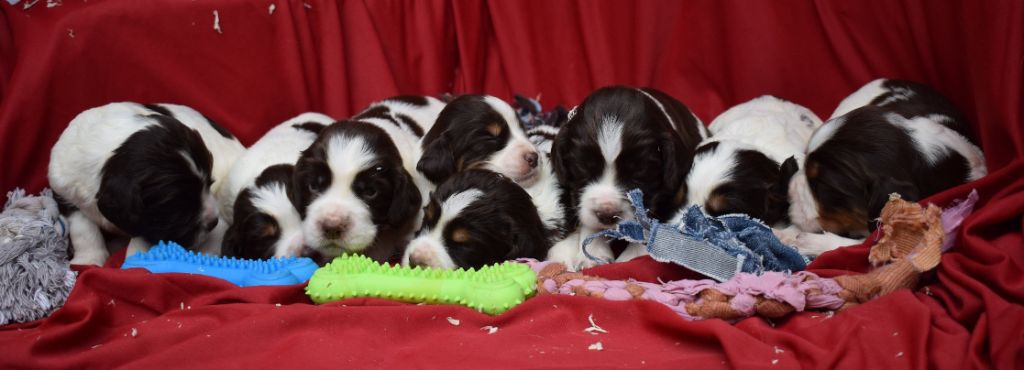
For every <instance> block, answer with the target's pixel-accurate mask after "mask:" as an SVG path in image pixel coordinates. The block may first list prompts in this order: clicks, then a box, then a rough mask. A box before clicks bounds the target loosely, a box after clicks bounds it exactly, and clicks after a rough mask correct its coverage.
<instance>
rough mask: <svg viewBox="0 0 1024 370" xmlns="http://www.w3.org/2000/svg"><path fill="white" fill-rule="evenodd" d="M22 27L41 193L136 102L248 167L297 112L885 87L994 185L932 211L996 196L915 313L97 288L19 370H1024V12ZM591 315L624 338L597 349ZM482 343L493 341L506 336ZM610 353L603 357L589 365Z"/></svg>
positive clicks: (325, 16) (826, 110)
mask: <svg viewBox="0 0 1024 370" xmlns="http://www.w3.org/2000/svg"><path fill="white" fill-rule="evenodd" d="M271 4H273V5H274V9H273V11H272V12H271V10H270V8H269V7H270V6H271ZM22 5H23V4H18V5H17V6H13V7H12V6H8V5H7V4H6V3H5V4H3V5H2V6H0V11H2V18H0V19H2V20H3V22H2V23H0V99H2V103H0V189H10V188H13V187H15V186H22V187H27V188H28V189H29V190H31V191H37V190H39V189H41V188H42V187H43V186H45V184H46V176H45V174H46V164H47V158H48V155H49V148H50V146H51V145H52V144H53V142H54V141H55V140H56V139H57V137H58V135H59V134H60V132H61V130H62V129H63V127H64V126H65V125H66V124H67V122H68V121H69V120H70V119H71V118H72V117H74V115H75V114H77V113H78V112H80V111H82V110H84V109H86V108H89V107H92V106H96V105H101V104H105V103H107V102H111V101H118V100H134V101H142V102H176V103H183V104H188V105H191V106H193V107H195V108H197V109H199V110H201V111H203V112H205V113H206V114H207V115H208V116H210V117H212V118H214V119H216V120H218V121H220V122H221V123H223V124H225V126H227V127H229V128H230V129H231V130H233V131H234V132H235V133H236V134H237V135H238V136H239V137H240V138H241V139H242V141H243V142H244V143H246V144H248V143H251V142H252V141H254V140H255V139H256V138H258V137H259V136H260V135H261V134H262V133H263V132H264V131H265V130H266V129H267V128H269V127H271V126H272V125H274V124H276V123H277V122H279V121H281V120H283V119H285V118H287V117H289V116H292V115H295V114H297V113H300V112H303V111H307V110H317V111H323V112H325V113H328V114H330V115H334V116H336V117H344V116H346V115H349V114H351V113H353V112H354V111H356V110H357V109H359V108H360V107H362V106H364V105H365V104H367V103H369V102H370V101H372V100H375V99H379V98H382V97H385V96H388V95H393V94H398V93H423V94H440V93H443V92H449V91H451V92H456V93H458V92H485V93H490V94H494V95H498V96H500V97H504V98H508V97H510V96H511V94H512V93H513V92H519V93H524V94H528V95H541V102H542V103H543V104H545V105H546V106H552V105H554V104H565V105H572V104H574V103H576V102H578V101H579V100H581V99H582V98H583V97H584V96H585V95H586V94H587V93H588V92H589V91H590V90H592V89H594V88H596V87H599V86H602V85H606V84H612V83H624V84H633V85H649V86H654V87H657V88H660V89H663V90H665V91H667V92H669V93H670V94H672V95H674V96H675V97H677V98H680V99H681V100H683V101H684V102H686V103H687V104H688V105H689V106H690V107H691V108H693V109H694V110H695V112H696V113H697V115H698V116H699V117H701V118H702V119H703V120H705V121H710V120H711V119H712V118H713V117H714V116H715V115H716V114H718V113H720V112H721V111H723V110H724V109H726V108H727V107H729V106H730V105H733V104H736V103H739V102H742V101H745V100H747V99H750V98H752V97H755V96H758V95H761V94H773V95H777V96H780V97H783V98H786V99H790V100H793V101H795V102H798V103H800V104H803V105H806V106H808V107H810V108H811V109H812V110H814V111H815V112H817V113H818V114H819V115H822V116H827V115H828V114H830V113H831V111H832V109H833V108H834V107H835V105H836V104H837V103H838V102H839V100H841V99H842V98H843V97H844V96H845V95H846V94H848V93H850V92H851V91H853V90H854V89H855V88H857V87H858V86H860V85H861V84H863V83H865V82H867V81H869V80H871V79H874V78H876V77H882V76H885V77H898V78H908V79H914V80H918V81H922V82H925V83H928V84H930V85H932V86H935V87H936V88H938V89H939V90H941V91H942V92H943V93H945V94H946V95H947V96H949V97H950V98H951V99H952V100H953V101H954V102H955V103H957V104H958V105H959V106H960V107H961V108H962V109H963V110H964V111H965V112H966V113H967V115H968V117H970V119H971V120H972V122H974V124H975V128H976V131H977V133H978V135H979V137H980V139H981V142H982V145H983V149H984V150H985V153H986V157H987V159H988V164H989V170H990V172H991V173H992V174H991V175H990V176H988V177H986V178H984V179H981V180H979V181H977V182H975V183H973V184H969V185H967V186H963V187H960V188H957V189H952V190H950V191H948V192H945V193H943V194H940V195H938V196H936V197H933V198H932V200H933V201H935V202H937V203H939V204H946V203H947V202H948V201H950V200H952V199H955V198H958V197H963V196H965V195H966V193H967V192H968V191H969V189H970V188H972V187H973V188H978V189H979V191H980V192H981V195H982V201H981V204H980V208H979V210H978V211H977V213H976V214H974V215H973V216H972V217H971V218H969V219H968V220H967V222H966V224H965V227H964V228H963V230H962V231H961V232H960V242H959V243H958V245H957V246H956V247H955V248H954V249H953V251H952V252H951V253H949V254H947V255H946V256H945V257H944V258H943V260H942V264H941V265H940V267H939V269H938V271H937V272H936V273H934V274H931V275H930V276H928V277H927V278H926V279H925V281H924V284H925V285H926V286H927V287H928V289H927V290H923V289H922V290H916V291H909V290H904V291H899V292H897V293H894V294H891V295H889V296H886V297H883V298H881V299H878V300H876V301H873V302H870V303H868V304H865V305H862V306H859V307H856V308H854V309H851V310H848V311H845V312H842V313H840V314H837V315H835V316H834V317H831V318H829V317H827V316H825V315H824V314H822V313H815V312H808V313H801V314H797V315H793V316H792V317H790V318H788V319H786V320H781V321H778V322H774V323H771V322H768V321H765V320H762V319H758V318H754V319H748V320H744V321H742V322H740V323H738V324H736V325H730V324H727V323H725V322H722V321H719V320H709V321H702V322H686V321H683V320H681V319H679V318H678V317H677V316H675V315H674V314H673V313H672V312H671V311H669V310H668V309H666V308H664V307H661V306H659V305H657V304H654V303H650V302H607V301H601V300H596V299H589V298H579V297H550V296H549V297H540V298H535V299H532V300H530V301H528V302H526V303H525V304H523V305H521V306H520V307H517V308H515V309H514V310H512V311H510V312H508V313H507V314H504V315H501V316H496V317H488V316H485V315H482V314H478V313H475V312H473V311H470V310H467V309H463V308H459V307H452V306H414V305H403V304H397V303H391V302H387V301H380V300H350V301H346V302H341V303H336V304H330V305H326V306H314V305H311V304H310V303H309V300H308V299H307V298H306V297H305V296H304V295H303V294H302V287H301V286H289V287H256V288H245V289H242V288H235V287H232V286H230V285H229V284H227V283H224V282H220V281H217V280H214V279H209V278H203V277H195V276H183V275H174V274H171V275H152V274H149V273H146V272H143V271H137V270H135V271H121V270H117V269H112V268H102V269H101V268H89V269H86V270H84V271H83V272H82V274H81V275H80V278H79V281H78V285H77V286H76V287H75V290H74V291H73V293H72V296H71V298H70V299H69V302H68V304H67V305H66V306H65V307H64V308H62V309H60V310H59V311H57V312H56V313H55V314H54V315H53V316H51V317H50V318H49V319H46V320H41V321H36V322H33V323H28V324H21V325H9V326H5V327H2V328H0V348H4V351H3V354H0V367H4V368H7V367H34V368H39V367H57V368H67V367H83V366H88V367H112V366H115V365H129V366H133V367H146V368H161V367H168V368H179V367H199V366H211V367H212V366H224V367H232V368H251V367H282V366H284V367H298V366H302V365H314V366H317V367H358V368H365V367H399V366H401V367H457V368H465V367H489V368H490V367H497V368H523V367H586V368H600V367H608V368H616V367H618V368H634V367H643V366H647V367H654V368H667V367H673V368H678V367H680V366H695V367H696V368H726V367H742V368H797V367H801V368H854V369H865V368H871V369H882V368H915V369H925V368H929V369H931V368H943V369H962V368H1004V369H1011V368H1020V367H1022V366H1024V350H1022V346H1024V344H1022V343H1024V308H1022V306H1021V302H1022V300H1024V271H1022V270H1024V269H1022V266H1024V247H1022V244H1024V241H1022V232H1021V230H1022V220H1021V215H1022V209H1024V178H1022V176H1021V175H1022V174H1024V132H1022V131H1024V123H1022V117H1024V112H1022V108H1021V101H1022V97H1024V91H1022V90H1024V62H1022V61H1024V3H1022V2H1019V1H985V2H975V1H923V0H905V1H858V2H849V1H774V2H751V1H686V2H668V1H665V2H661V1H657V2H655V1H645V2H606V1H580V2H570V1H558V2H555V1H545V0H532V1H520V2H507V1H469V0H465V1H463V0H449V1H444V0H434V1H371V2H364V1H339V2H331V1H318V0H305V1H304V2H303V1H293V2H285V1H280V0H275V1H270V0H268V1H265V2H253V1H251V0H216V1H202V2H195V1H193V2H183V1H172V0H161V1H146V2H138V1H127V0H125V1H113V0H108V1H102V0H89V1H83V0H64V2H63V4H62V5H59V6H56V7H53V8H48V7H47V6H46V2H45V1H40V2H38V3H36V4H35V5H34V6H32V7H31V8H29V9H27V10H25V9H23V6H22ZM214 11H217V13H218V15H219V18H220V28H221V31H222V32H221V33H218V32H215V31H214V29H213V24H214V15H213V12H214ZM866 253H867V247H865V246H860V247H852V248H846V249H843V250H840V251H836V252H833V253H829V254H826V255H824V256H823V257H822V258H820V259H819V260H818V261H816V262H815V263H814V264H813V265H812V266H811V267H812V270H814V271H816V272H819V273H822V274H825V275H834V274H840V273H846V272H848V271H866V270H867V269H868V266H867V264H866V258H865V257H866ZM116 264H117V263H116V261H112V265H116ZM590 273H593V274H598V275H603V276H607V277H613V278H625V277H636V278H639V279H643V280H648V281H655V280H656V279H657V278H661V279H666V280H667V279H673V278H679V277H681V276H684V275H685V273H684V272H683V271H680V270H679V269H676V268H673V267H671V266H665V265H659V264H657V263H655V262H653V261H651V260H649V259H644V260H639V261H634V262H630V263H626V264H617V265H611V266H605V267H601V268H597V269H594V270H592V271H590ZM278 303H279V304H281V306H280V307H278V306H276V304H278ZM182 305H184V306H185V309H181V307H182ZM590 314H593V315H594V319H595V321H597V323H598V324H599V325H600V326H602V327H603V328H605V329H607V330H608V331H609V333H607V334H600V335H596V336H592V335H590V334H588V333H585V332H583V329H584V328H586V327H588V326H589V323H587V316H588V315H590ZM448 317H452V318H455V319H458V320H461V324H460V325H458V326H456V325H452V324H450V323H449V322H448V320H447V318H448ZM485 325H493V326H497V327H498V328H499V330H498V332H497V333H495V334H487V333H486V332H484V331H482V330H480V329H479V328H480V327H482V326H485ZM132 329H135V332H136V334H137V335H136V336H132V334H131V333H132V331H133V330H132ZM595 342H601V343H602V345H603V347H604V350H603V351H600V352H598V351H589V350H587V347H588V346H589V345H591V344H592V343H595Z"/></svg>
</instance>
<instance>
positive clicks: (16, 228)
mask: <svg viewBox="0 0 1024 370" xmlns="http://www.w3.org/2000/svg"><path fill="white" fill-rule="evenodd" d="M52 194H53V193H52V192H51V191H50V190H49V189H46V190H43V192H42V194H40V195H39V196H28V195H26V193H25V191H24V190H22V189H15V190H14V191H12V192H9V193H7V203H6V204H5V205H4V210H3V213H0V325H6V324H8V323H13V322H28V321H32V320H38V319H41V318H44V317H46V316H48V315H49V314H50V313H52V312H53V311H54V310H56V309H57V308H60V307H61V306H63V305H64V302H65V301H66V300H67V298H68V294H70V293H71V288H72V287H74V286H75V277H76V275H75V272H74V271H71V269H70V266H69V264H68V231H67V228H66V227H65V225H67V223H66V222H65V221H64V220H63V218H62V217H61V216H60V212H59V211H58V210H57V201H56V200H55V199H54V198H53V195H52Z"/></svg>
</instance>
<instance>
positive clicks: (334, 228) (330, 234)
mask: <svg viewBox="0 0 1024 370" xmlns="http://www.w3.org/2000/svg"><path fill="white" fill-rule="evenodd" d="M346 229H348V221H347V220H324V221H321V222H320V230H322V231H323V233H324V238H326V239H338V238H340V237H341V234H342V233H344V232H345V230H346Z"/></svg>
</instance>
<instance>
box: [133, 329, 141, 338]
mask: <svg viewBox="0 0 1024 370" xmlns="http://www.w3.org/2000/svg"><path fill="white" fill-rule="evenodd" d="M137 336H139V329H136V328H132V338H135V337H137Z"/></svg>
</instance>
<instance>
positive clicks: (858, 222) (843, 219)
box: [818, 207, 868, 235]
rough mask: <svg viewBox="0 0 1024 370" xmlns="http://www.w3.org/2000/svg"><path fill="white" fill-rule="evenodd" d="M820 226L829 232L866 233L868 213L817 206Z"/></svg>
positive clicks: (841, 233) (842, 233)
mask: <svg viewBox="0 0 1024 370" xmlns="http://www.w3.org/2000/svg"><path fill="white" fill-rule="evenodd" d="M818 215H819V221H820V222H821V228H822V229H825V231H828V232H830V233H835V234H840V235H844V234H849V235H863V234H867V233H868V215H867V212H866V211H864V210H848V209H833V210H829V209H823V208H821V207H818Z"/></svg>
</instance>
